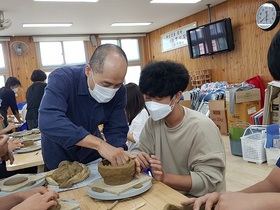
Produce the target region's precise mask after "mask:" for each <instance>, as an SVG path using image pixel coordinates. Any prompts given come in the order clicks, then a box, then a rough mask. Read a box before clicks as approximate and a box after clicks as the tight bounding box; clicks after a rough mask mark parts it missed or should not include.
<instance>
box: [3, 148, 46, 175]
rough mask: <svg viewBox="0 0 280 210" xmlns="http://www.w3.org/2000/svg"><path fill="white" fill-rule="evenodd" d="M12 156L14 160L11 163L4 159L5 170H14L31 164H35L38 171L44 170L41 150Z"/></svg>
mask: <svg viewBox="0 0 280 210" xmlns="http://www.w3.org/2000/svg"><path fill="white" fill-rule="evenodd" d="M14 158H15V161H14V163H13V164H12V165H11V164H10V161H6V168H7V171H15V170H18V169H24V168H29V167H33V166H37V172H38V173H41V172H43V171H44V161H43V157H42V151H41V150H37V151H34V152H27V153H22V154H14Z"/></svg>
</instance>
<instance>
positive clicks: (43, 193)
mask: <svg viewBox="0 0 280 210" xmlns="http://www.w3.org/2000/svg"><path fill="white" fill-rule="evenodd" d="M19 196H20V198H21V199H22V202H21V203H20V204H18V205H17V206H15V207H14V208H12V210H22V209H32V210H47V209H48V208H49V207H51V206H56V205H57V199H58V198H59V195H58V193H57V192H55V191H48V190H47V189H46V188H44V187H38V188H35V189H31V190H28V191H23V192H21V193H20V194H19Z"/></svg>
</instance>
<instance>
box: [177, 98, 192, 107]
mask: <svg viewBox="0 0 280 210" xmlns="http://www.w3.org/2000/svg"><path fill="white" fill-rule="evenodd" d="M179 103H180V104H181V105H183V106H185V107H188V108H191V101H190V100H181V101H179Z"/></svg>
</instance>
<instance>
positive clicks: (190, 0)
mask: <svg viewBox="0 0 280 210" xmlns="http://www.w3.org/2000/svg"><path fill="white" fill-rule="evenodd" d="M199 1H201V0H152V1H151V2H150V3H166V4H194V3H197V2H199Z"/></svg>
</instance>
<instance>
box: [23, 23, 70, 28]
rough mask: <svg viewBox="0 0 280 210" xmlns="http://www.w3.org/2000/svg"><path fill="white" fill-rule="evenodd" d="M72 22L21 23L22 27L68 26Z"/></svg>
mask: <svg viewBox="0 0 280 210" xmlns="http://www.w3.org/2000/svg"><path fill="white" fill-rule="evenodd" d="M70 26H72V23H23V24H22V27H26V28H27V27H29V28H30V27H39V28H40V27H70Z"/></svg>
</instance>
